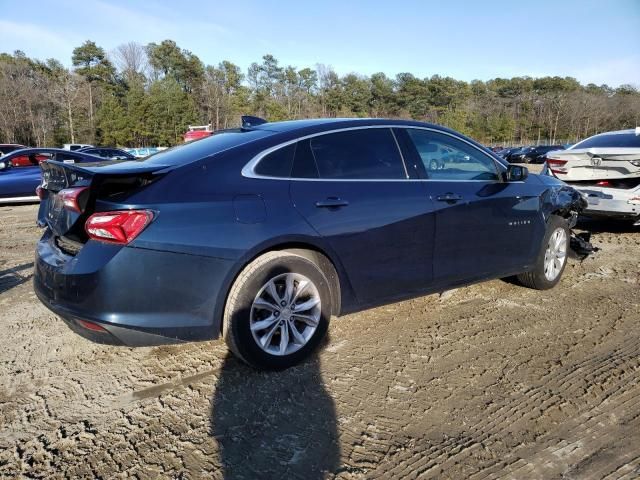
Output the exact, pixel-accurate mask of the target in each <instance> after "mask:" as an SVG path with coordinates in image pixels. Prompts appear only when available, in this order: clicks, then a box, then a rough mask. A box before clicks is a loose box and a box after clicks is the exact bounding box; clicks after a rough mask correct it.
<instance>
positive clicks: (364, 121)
mask: <svg viewBox="0 0 640 480" xmlns="http://www.w3.org/2000/svg"><path fill="white" fill-rule="evenodd" d="M375 125H397V126H399V127H400V126H414V127H429V128H433V129H437V130H442V131H451V130H449V129H448V128H446V127H442V126H440V125H434V124H431V123H425V122H417V121H413V120H397V119H389V118H312V119H307V120H286V121H283V122H267V123H263V124H260V125H256V126H252V127H250V128H251V129H253V130H268V131H272V132H293V131H296V130H305V129H308V130H314V131H323V130H332V129H335V128H349V127H366V126H375Z"/></svg>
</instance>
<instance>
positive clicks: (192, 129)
mask: <svg viewBox="0 0 640 480" xmlns="http://www.w3.org/2000/svg"><path fill="white" fill-rule="evenodd" d="M211 135H213V130H211V124H209V125H189V130H187V132H186V133H185V134H184V143H187V142H192V141H193V140H199V139H201V138H205V137H209V136H211Z"/></svg>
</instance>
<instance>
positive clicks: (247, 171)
mask: <svg viewBox="0 0 640 480" xmlns="http://www.w3.org/2000/svg"><path fill="white" fill-rule="evenodd" d="M368 128H388V129H390V130H391V134H392V135H393V138H394V140H395V141H396V147H397V148H398V153H399V154H400V158H401V160H402V164H403V165H404V169H405V174H406V175H407V178H387V179H385V178H302V177H272V176H269V175H259V174H257V173H255V171H254V170H255V167H256V165H257V164H258V163H259V162H260V160H262V159H263V158H264V157H266V156H267V155H269V154H270V153H272V152H275V151H276V150H279V149H280V148H284V147H287V146H289V145H291V144H293V143H297V142H300V141H302V140H307V139H310V138H314V137H319V136H321V135H329V134H331V133H338V132H348V131H351V130H364V129H368ZM394 128H413V129H416V130H428V131H431V132H436V133H440V134H442V135H448V136H450V137H451V138H455V139H456V140H459V141H462V142H464V143H466V144H467V145H469V146H470V147H473V148H474V149H476V150H477V151H478V152H480V153H481V154H483V155H485V156H486V157H488V158H490V159H491V160H492V161H493V163H494V165H495V164H496V163H500V165H502V166H503V167H504V168H507V167H506V166H505V165H503V164H502V163H501V162H498V161H497V160H496V159H495V158H493V157H492V156H491V155H489V154H488V153H487V152H484V151H482V150H481V149H480V148H478V147H477V146H476V145H474V144H473V143H471V142H469V141H468V140H465V139H464V138H462V137H459V136H457V135H454V134H452V133H449V132H445V131H443V130H439V129H437V128H432V127H419V126H414V125H363V126H358V127H344V128H336V129H333V130H326V131H324V132H317V133H312V134H310V135H304V136H302V137H298V138H295V139H293V140H288V141H286V142H282V143H279V144H278V145H274V146H273V147H269V148H267V149H266V150H263V151H261V152H260V153H258V154H257V155H255V156H254V157H253V158H252V159H251V160H249V162H247V164H246V165H245V166H244V167H243V168H242V170H241V174H242V176H243V177H246V178H257V179H264V180H285V181H304V182H484V183H487V182H495V180H455V179H433V178H409V174H408V170H407V165H406V162H405V159H404V156H403V155H402V149H401V148H400V145H399V143H398V140H397V139H396V136H395V133H394V131H393V129H394ZM294 161H295V158H294ZM496 173H497V174H498V180H497V181H498V182H502V180H501V179H500V171H499V169H498V168H497V165H496Z"/></svg>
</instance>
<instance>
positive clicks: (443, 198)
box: [436, 193, 462, 203]
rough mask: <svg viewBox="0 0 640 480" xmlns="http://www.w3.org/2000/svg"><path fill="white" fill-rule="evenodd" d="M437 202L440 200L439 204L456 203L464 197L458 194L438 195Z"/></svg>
mask: <svg viewBox="0 0 640 480" xmlns="http://www.w3.org/2000/svg"><path fill="white" fill-rule="evenodd" d="M436 200H438V201H439V202H450V203H455V202H459V201H460V200H462V197H461V196H460V195H458V194H457V193H445V194H444V195H438V196H437V197H436Z"/></svg>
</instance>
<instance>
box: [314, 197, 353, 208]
mask: <svg viewBox="0 0 640 480" xmlns="http://www.w3.org/2000/svg"><path fill="white" fill-rule="evenodd" d="M348 205H349V202H347V201H346V200H342V199H341V198H338V197H329V198H326V199H325V200H318V201H317V202H316V207H318V208H340V207H346V206H348Z"/></svg>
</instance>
